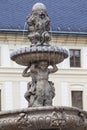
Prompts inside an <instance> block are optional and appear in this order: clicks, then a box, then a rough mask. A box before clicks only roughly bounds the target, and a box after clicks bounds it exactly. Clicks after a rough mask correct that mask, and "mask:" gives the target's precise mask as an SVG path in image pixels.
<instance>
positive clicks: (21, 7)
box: [0, 0, 87, 32]
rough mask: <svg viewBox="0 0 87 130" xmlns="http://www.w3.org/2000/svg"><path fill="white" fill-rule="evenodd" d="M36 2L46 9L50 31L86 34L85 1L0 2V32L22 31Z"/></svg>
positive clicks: (10, 0) (86, 8)
mask: <svg viewBox="0 0 87 130" xmlns="http://www.w3.org/2000/svg"><path fill="white" fill-rule="evenodd" d="M37 2H41V3H43V4H45V5H46V7H47V12H48V15H49V17H50V19H51V31H66V32H87V0H66V1H65V0H1V1H0V30H6V29H7V30H13V31H14V30H24V29H25V26H26V16H27V15H28V14H30V13H31V10H32V6H33V5H34V4H35V3H37Z"/></svg>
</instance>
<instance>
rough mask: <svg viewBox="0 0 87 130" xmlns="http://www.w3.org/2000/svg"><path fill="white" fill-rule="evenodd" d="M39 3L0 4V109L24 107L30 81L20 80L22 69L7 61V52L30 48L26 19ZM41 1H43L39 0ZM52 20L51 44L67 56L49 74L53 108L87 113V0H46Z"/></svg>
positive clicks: (28, 1)
mask: <svg viewBox="0 0 87 130" xmlns="http://www.w3.org/2000/svg"><path fill="white" fill-rule="evenodd" d="M36 2H38V0H35V1H32V0H24V1H17V0H15V1H9V0H8V1H5V0H3V1H1V2H0V110H2V111H3V110H12V109H18V108H24V107H27V105H28V104H27V101H26V100H25V99H24V93H25V92H26V89H27V83H28V82H29V81H30V80H31V79H30V78H24V77H22V72H23V70H24V68H25V67H23V66H20V65H18V64H16V63H14V62H13V61H11V60H10V53H11V52H12V51H13V50H15V49H19V48H21V47H26V46H29V45H30V41H29V40H28V38H27V31H26V28H25V25H26V22H25V21H26V20H25V19H26V16H28V14H29V13H31V8H32V6H33V5H34V4H35V3H36ZM39 2H42V0H39ZM43 4H45V5H46V7H47V11H48V15H49V17H50V18H51V29H50V30H51V31H50V35H51V39H52V40H51V42H50V44H51V45H55V46H58V47H64V48H66V49H67V50H68V51H69V57H68V58H67V59H66V60H64V61H63V62H62V63H60V64H58V65H57V66H58V68H59V70H58V71H57V72H56V73H54V74H53V75H50V77H49V78H50V80H52V81H53V82H54V84H55V92H56V95H55V98H54V100H53V105H55V106H74V107H79V108H81V109H84V110H87V102H86V97H87V60H86V59H87V17H86V16H87V9H86V8H87V1H86V0H84V1H80V0H79V1H74V0H67V1H66V2H65V0H62V1H60V0H56V2H54V0H51V1H50V0H46V1H43Z"/></svg>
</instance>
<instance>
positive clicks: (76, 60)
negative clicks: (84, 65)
mask: <svg viewBox="0 0 87 130" xmlns="http://www.w3.org/2000/svg"><path fill="white" fill-rule="evenodd" d="M80 60H81V58H80V50H74V49H70V67H81V63H80Z"/></svg>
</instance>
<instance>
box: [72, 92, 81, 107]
mask: <svg viewBox="0 0 87 130" xmlns="http://www.w3.org/2000/svg"><path fill="white" fill-rule="evenodd" d="M71 96H72V106H73V107H78V108H80V109H83V102H82V96H83V93H82V91H72V92H71Z"/></svg>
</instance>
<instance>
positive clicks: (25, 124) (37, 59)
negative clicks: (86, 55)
mask: <svg viewBox="0 0 87 130" xmlns="http://www.w3.org/2000/svg"><path fill="white" fill-rule="evenodd" d="M27 27H28V38H29V39H30V42H31V45H30V46H29V47H25V48H22V49H18V50H16V51H14V52H12V54H11V60H13V61H15V62H16V63H17V64H20V65H23V66H26V68H25V69H24V71H23V73H22V76H24V77H31V79H32V80H31V82H29V83H27V91H26V92H25V95H24V96H25V99H26V100H27V101H28V108H26V109H22V110H17V111H10V112H1V113H0V130H48V129H49V130H69V129H71V130H86V129H87V112H85V111H82V110H80V109H78V108H69V107H55V106H52V100H53V98H54V96H55V88H54V83H53V82H52V81H49V74H51V73H54V72H56V71H57V70H58V68H57V66H56V64H58V63H60V62H62V61H63V60H64V59H66V58H67V57H68V52H67V50H66V49H62V48H59V47H56V46H51V45H50V44H49V41H50V40H51V37H50V34H49V30H50V19H49V17H48V15H47V10H46V7H45V5H43V4H42V3H37V4H35V5H34V6H33V8H32V13H31V14H30V15H29V16H28V17H27ZM49 66H51V68H50V67H49ZM24 87H25V86H24Z"/></svg>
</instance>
